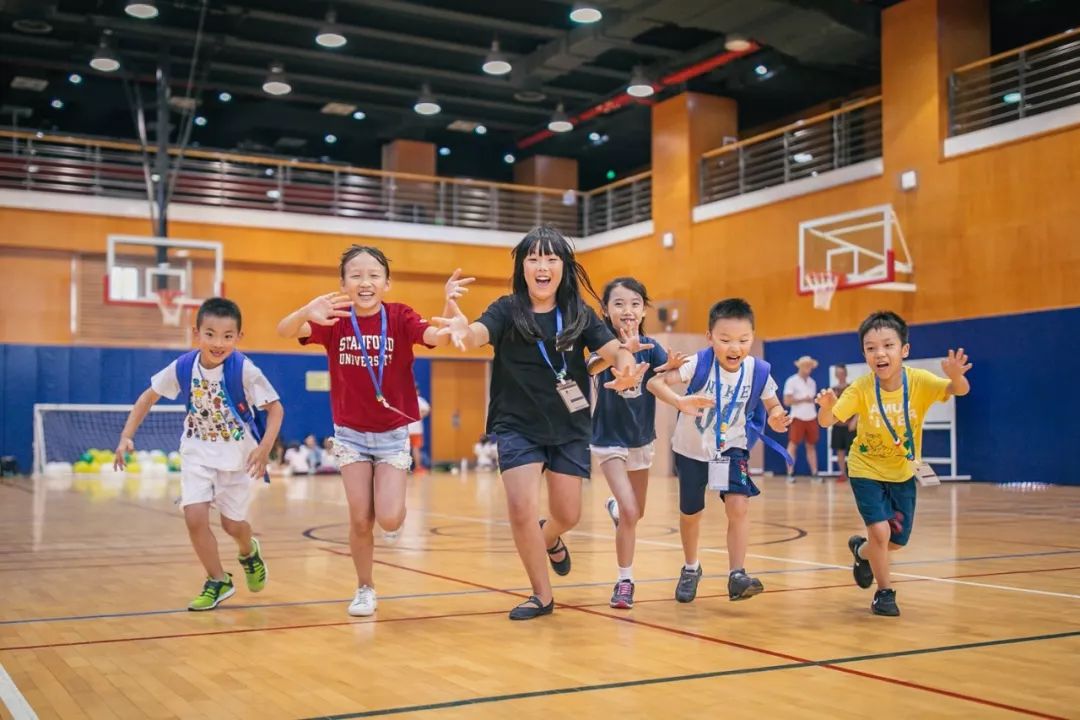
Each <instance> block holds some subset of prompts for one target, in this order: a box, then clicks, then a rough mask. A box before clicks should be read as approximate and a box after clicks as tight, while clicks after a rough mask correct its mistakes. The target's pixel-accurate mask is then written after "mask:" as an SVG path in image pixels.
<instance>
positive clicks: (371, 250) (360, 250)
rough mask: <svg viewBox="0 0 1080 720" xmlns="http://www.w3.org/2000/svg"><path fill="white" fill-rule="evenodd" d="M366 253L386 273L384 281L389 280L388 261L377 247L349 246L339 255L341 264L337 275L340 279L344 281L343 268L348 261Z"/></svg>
mask: <svg viewBox="0 0 1080 720" xmlns="http://www.w3.org/2000/svg"><path fill="white" fill-rule="evenodd" d="M364 253H367V254H368V255H370V256H371V257H373V258H375V260H376V261H377V262H378V263H379V264H380V265H382V268H383V270H384V271H385V272H386V279H387V280H389V279H390V261H389V260H387V259H386V255H384V254H383V251H382V250H380V249H379V248H377V247H371V246H370V245H351V246H349V248H348V249H347V250H346V251H345V252H343V253H341V263H340V264H338V273H339V274H340V275H341V279H342V280H344V279H345V266H346V265H348V264H349V261H350V260H352V259H353V258H355V257H357V256H358V255H363V254H364Z"/></svg>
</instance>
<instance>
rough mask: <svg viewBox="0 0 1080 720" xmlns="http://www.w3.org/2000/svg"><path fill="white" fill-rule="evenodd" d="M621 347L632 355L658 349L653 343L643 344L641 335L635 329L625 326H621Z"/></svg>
mask: <svg viewBox="0 0 1080 720" xmlns="http://www.w3.org/2000/svg"><path fill="white" fill-rule="evenodd" d="M619 347H620V348H622V349H623V350H626V351H627V352H630V353H636V352H638V351H639V350H651V349H652V348H654V347H656V346H655V345H653V344H652V343H643V342H641V335H639V334H638V333H636V332H635V331H634V330H633V329H631V328H628V327H627V326H625V325H620V326H619Z"/></svg>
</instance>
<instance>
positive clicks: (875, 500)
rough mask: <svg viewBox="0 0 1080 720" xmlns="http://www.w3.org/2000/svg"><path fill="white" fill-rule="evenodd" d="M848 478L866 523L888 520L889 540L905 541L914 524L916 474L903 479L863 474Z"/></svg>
mask: <svg viewBox="0 0 1080 720" xmlns="http://www.w3.org/2000/svg"><path fill="white" fill-rule="evenodd" d="M848 481H849V482H850V484H851V492H853V493H854V494H855V504H856V505H858V506H859V514H860V515H862V519H863V522H864V523H866V525H868V526H869V525H873V524H874V523H879V522H887V523H889V528H890V529H891V530H892V534H891V535H890V537H889V540H891V541H892V542H894V543H896V544H897V545H907V542H908V538H910V537H911V527H912V526H913V525H914V524H915V488H916V485H915V478H913V477H912V478H908V479H907V480H905V481H904V482H881V481H880V480H866V479H865V478H848Z"/></svg>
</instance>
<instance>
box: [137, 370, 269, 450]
mask: <svg viewBox="0 0 1080 720" xmlns="http://www.w3.org/2000/svg"><path fill="white" fill-rule="evenodd" d="M224 375H225V363H221V364H220V365H218V366H217V367H216V368H212V369H211V368H206V367H203V366H202V363H201V362H196V363H193V365H192V368H191V408H190V409H189V410H188V414H187V417H186V418H185V419H184V434H183V435H182V436H181V438H180V457H181V458H182V459H183V460H184V461H185V462H193V463H198V464H199V465H203V466H205V467H211V468H215V469H218V470H243V469H244V464H245V463H246V462H247V458H248V455H250V454H251V451H252V450H254V449H255V446H256V443H255V440H254V439H252V437H251V433H250V432H249V431H248V429H247V428H246V427H244V424H243V423H241V422H240V421H239V420H238V419H237V418H236V417H235V416H234V415H233V413H232V411H231V410H229V405H228V403H227V402H225V391H224V388H223V387H222V385H224ZM243 383H244V394H245V395H246V396H247V401H248V404H249V405H251V406H252V407H257V408H261V407H264V406H266V405H267V404H269V403H272V402H274V401H275V400H277V399H278V394H277V391H276V390H274V386H273V385H271V384H270V381H269V380H267V379H266V376H264V375H263V374H262V371H261V370H259V368H257V367H256V366H255V363H253V362H251V360H250V359H248V358H245V359H244V369H243ZM150 388H151V389H152V390H153V391H154V392H156V393H157V394H158V395H161V396H162V397H165V398H168V399H169V400H175V399H176V398H177V396H178V395H180V383H179V381H178V380H177V379H176V361H175V360H174V361H173V362H171V363H169V365H168V367H166V368H165V369H164V370H162V371H161V372H159V373H158V374H156V375H154V377H152V378H151V379H150Z"/></svg>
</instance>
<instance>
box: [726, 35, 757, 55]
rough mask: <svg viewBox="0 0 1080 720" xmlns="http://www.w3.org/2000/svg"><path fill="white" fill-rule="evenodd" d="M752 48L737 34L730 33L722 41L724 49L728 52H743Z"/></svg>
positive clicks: (749, 43)
mask: <svg viewBox="0 0 1080 720" xmlns="http://www.w3.org/2000/svg"><path fill="white" fill-rule="evenodd" d="M751 47H753V43H752V42H750V41H749V40H747V39H746V38H745V37H743V36H742V35H739V34H738V33H731V34H730V35H728V36H727V38H725V39H724V49H725V50H728V51H730V52H745V51H747V50H749V49H750V48H751Z"/></svg>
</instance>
